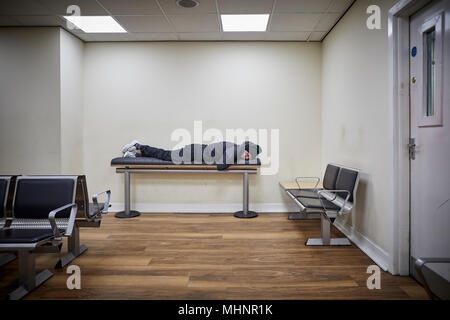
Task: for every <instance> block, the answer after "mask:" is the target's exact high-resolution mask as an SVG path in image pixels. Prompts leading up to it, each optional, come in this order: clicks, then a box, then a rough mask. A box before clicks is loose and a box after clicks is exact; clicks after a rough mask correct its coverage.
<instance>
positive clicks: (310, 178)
mask: <svg viewBox="0 0 450 320" xmlns="http://www.w3.org/2000/svg"><path fill="white" fill-rule="evenodd" d="M307 179H309V180H316V185H315V186H314V188H313V189H314V190H317V186H318V185H319V182H320V178H319V177H296V178H295V182H296V183H297V185H298V188H299V189H303V188H302V187H301V186H300V182H299V181H301V180H307Z"/></svg>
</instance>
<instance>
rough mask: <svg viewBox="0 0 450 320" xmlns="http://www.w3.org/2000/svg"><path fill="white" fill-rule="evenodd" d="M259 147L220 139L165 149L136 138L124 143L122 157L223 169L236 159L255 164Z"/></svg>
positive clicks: (251, 143)
mask: <svg viewBox="0 0 450 320" xmlns="http://www.w3.org/2000/svg"><path fill="white" fill-rule="evenodd" d="M261 151H262V150H261V147H260V146H259V145H257V144H254V143H253V142H250V141H245V142H244V143H242V144H240V145H237V144H235V143H232V142H227V141H222V142H217V143H212V144H208V145H207V144H190V145H186V146H184V147H183V148H181V149H176V150H165V149H160V148H155V147H151V146H148V145H143V144H141V143H140V142H139V141H137V140H133V141H132V142H130V143H128V144H126V145H124V146H123V148H122V153H123V154H124V157H126V158H127V157H130V158H134V157H149V158H156V159H160V160H165V161H171V162H173V163H175V164H182V163H183V164H190V163H206V164H216V165H217V170H225V169H227V168H228V167H229V166H230V165H232V164H235V163H237V161H238V160H241V159H242V160H245V161H246V162H247V161H248V163H249V164H252V163H254V164H256V163H257V160H256V157H257V156H258V154H260V153H261Z"/></svg>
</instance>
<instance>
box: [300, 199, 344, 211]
mask: <svg viewBox="0 0 450 320" xmlns="http://www.w3.org/2000/svg"><path fill="white" fill-rule="evenodd" d="M297 199H298V201H300V202H301V204H303V205H304V206H305V207H306V208H307V209H322V210H323V206H325V209H327V210H340V208H339V207H338V206H337V205H335V204H334V203H332V202H331V201H328V200H326V199H322V201H320V200H319V199H318V198H306V197H298V198H297ZM322 202H323V205H322Z"/></svg>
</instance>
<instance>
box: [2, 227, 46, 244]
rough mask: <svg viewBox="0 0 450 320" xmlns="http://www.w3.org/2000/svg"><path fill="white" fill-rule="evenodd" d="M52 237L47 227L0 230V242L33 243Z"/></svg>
mask: <svg viewBox="0 0 450 320" xmlns="http://www.w3.org/2000/svg"><path fill="white" fill-rule="evenodd" d="M51 237H53V231H52V230H48V229H23V230H21V229H6V230H0V243H35V242H39V241H42V240H45V239H49V238H51Z"/></svg>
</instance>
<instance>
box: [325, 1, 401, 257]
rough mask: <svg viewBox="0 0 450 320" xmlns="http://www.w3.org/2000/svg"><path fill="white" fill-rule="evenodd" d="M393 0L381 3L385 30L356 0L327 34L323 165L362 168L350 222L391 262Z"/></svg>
mask: <svg viewBox="0 0 450 320" xmlns="http://www.w3.org/2000/svg"><path fill="white" fill-rule="evenodd" d="M395 2H396V1H395V0H383V1H377V3H376V4H377V5H379V6H380V7H381V18H382V30H369V29H367V28H366V19H367V17H368V15H367V14H366V9H367V7H368V6H369V5H371V4H373V1H368V0H358V1H357V2H356V3H355V4H354V5H353V7H352V8H351V9H350V10H349V12H348V13H347V14H346V15H345V16H344V17H343V19H342V20H341V21H340V22H339V23H338V25H337V26H336V27H335V28H334V30H333V31H332V32H331V33H330V34H329V35H328V36H327V38H326V39H325V41H324V42H323V51H322V57H323V58H322V165H323V166H325V165H326V164H327V163H328V162H336V163H341V164H345V165H348V166H352V167H356V168H359V169H361V171H362V173H363V174H362V178H361V182H360V185H359V189H358V194H357V204H356V209H355V210H354V213H353V216H352V217H351V219H349V220H348V221H347V222H346V223H347V224H349V225H351V226H353V227H354V228H353V229H354V231H355V232H356V233H357V234H359V235H360V236H362V237H364V238H367V239H368V240H369V241H370V242H372V244H374V245H375V247H378V248H379V249H381V250H380V252H381V253H382V254H383V251H384V254H385V255H386V256H385V257H384V258H385V259H388V260H389V259H390V258H389V255H390V253H391V252H392V248H391V243H392V223H391V221H392V216H393V214H394V212H393V206H392V188H393V180H392V152H391V150H392V143H393V137H392V134H393V133H392V130H391V129H390V126H389V119H390V118H391V116H390V115H391V113H392V112H391V111H390V110H389V108H388V86H387V79H388V37H387V16H388V15H387V12H388V10H389V9H390V8H391V7H392V6H393V5H394V4H395ZM344 223H345V222H344ZM347 226H348V225H347Z"/></svg>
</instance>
